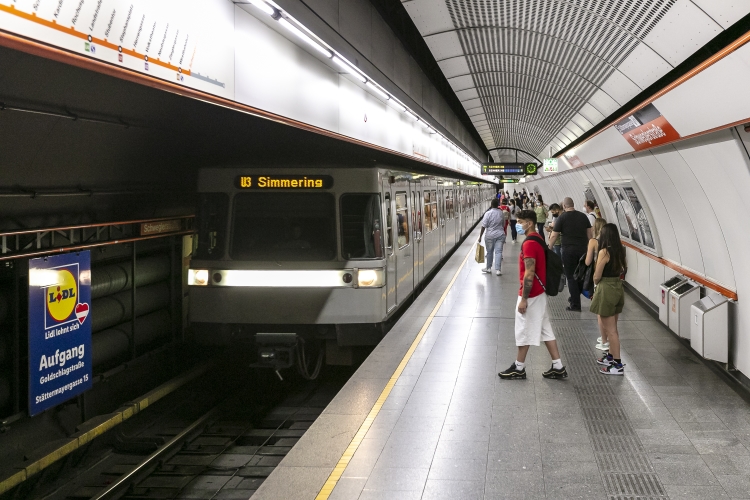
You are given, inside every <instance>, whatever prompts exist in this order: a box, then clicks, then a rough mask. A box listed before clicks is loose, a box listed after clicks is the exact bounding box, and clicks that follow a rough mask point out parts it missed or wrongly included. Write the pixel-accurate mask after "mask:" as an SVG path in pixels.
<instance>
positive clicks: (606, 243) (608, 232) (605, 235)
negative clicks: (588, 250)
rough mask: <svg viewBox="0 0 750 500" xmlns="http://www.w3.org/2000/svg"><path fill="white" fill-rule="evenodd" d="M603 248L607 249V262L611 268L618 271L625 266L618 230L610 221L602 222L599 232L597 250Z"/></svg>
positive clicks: (623, 249) (623, 251)
mask: <svg viewBox="0 0 750 500" xmlns="http://www.w3.org/2000/svg"><path fill="white" fill-rule="evenodd" d="M603 249H606V250H607V253H608V254H609V262H608V264H610V265H611V266H613V267H612V268H613V269H615V270H617V271H620V270H624V269H625V268H626V267H627V262H626V261H625V247H623V246H622V241H620V231H619V230H618V229H617V226H616V225H614V224H612V223H611V222H610V223H609V224H604V227H602V230H601V232H600V233H599V251H601V250H603Z"/></svg>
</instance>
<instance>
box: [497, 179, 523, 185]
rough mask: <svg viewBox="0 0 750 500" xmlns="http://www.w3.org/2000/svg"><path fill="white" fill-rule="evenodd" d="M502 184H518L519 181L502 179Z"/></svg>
mask: <svg viewBox="0 0 750 500" xmlns="http://www.w3.org/2000/svg"><path fill="white" fill-rule="evenodd" d="M500 182H501V183H503V184H518V182H519V180H518V179H500Z"/></svg>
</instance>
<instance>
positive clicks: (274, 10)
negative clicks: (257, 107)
mask: <svg viewBox="0 0 750 500" xmlns="http://www.w3.org/2000/svg"><path fill="white" fill-rule="evenodd" d="M249 1H250V4H252V5H253V6H254V7H256V8H257V9H258V10H260V11H261V12H263V13H264V14H267V15H269V16H271V17H272V18H273V19H274V20H276V21H277V22H278V23H279V24H280V25H281V26H283V27H284V28H285V29H286V30H287V31H288V32H289V33H291V34H293V35H294V36H295V37H296V38H298V39H300V40H301V41H303V42H304V43H305V44H306V45H309V46H310V47H311V48H313V49H315V51H316V52H317V53H319V54H321V55H323V56H324V57H325V58H327V59H330V60H331V61H332V62H333V63H334V64H336V65H337V66H339V67H340V68H341V69H343V70H344V71H345V72H346V73H348V74H350V75H352V76H353V77H354V78H356V79H357V80H359V81H360V82H362V83H363V84H365V87H366V88H367V90H368V91H370V92H371V93H372V94H374V95H375V96H377V97H379V98H380V99H382V100H384V101H386V102H388V103H389V104H391V106H392V107H394V108H396V109H398V110H399V111H400V112H402V113H407V114H408V115H409V116H411V117H413V118H414V119H415V120H416V121H417V122H419V123H421V124H422V125H423V126H424V127H425V128H426V130H427V132H428V133H429V134H437V135H438V137H440V138H441V139H443V140H444V141H445V142H447V143H448V146H450V147H452V148H453V149H454V150H455V152H456V153H459V155H460V156H461V157H463V159H464V160H465V161H468V162H469V163H471V164H472V166H474V167H479V165H480V163H479V162H478V161H476V160H475V159H473V158H472V156H471V154H470V153H468V152H467V151H466V150H465V149H464V148H463V147H461V146H458V145H456V144H455V143H454V142H453V141H451V140H450V139H449V138H448V137H447V136H445V135H444V134H442V133H440V132H438V131H437V129H436V128H435V127H432V126H430V125H429V124H428V123H427V121H426V120H425V119H424V118H422V117H421V116H419V115H418V114H417V113H415V112H414V111H413V110H411V109H410V108H408V107H407V106H405V105H404V104H402V103H401V102H400V101H399V100H398V99H396V98H395V97H394V96H393V95H391V94H390V93H389V92H388V91H387V90H385V88H384V87H382V86H381V85H378V84H377V83H375V82H374V81H373V80H372V78H370V77H369V76H367V75H366V74H364V73H363V72H362V71H361V70H360V69H359V68H357V67H356V66H355V65H353V64H352V63H350V62H349V61H348V60H347V59H346V58H345V57H343V56H342V55H341V54H339V53H338V52H336V51H335V50H334V49H333V48H331V47H329V46H328V45H327V44H326V43H325V42H323V41H322V40H321V39H319V38H318V37H317V36H315V34H314V33H312V32H311V31H310V30H309V29H307V28H306V27H305V26H304V25H303V24H302V23H300V22H299V21H297V20H296V19H295V18H294V17H292V16H290V15H289V14H288V13H286V12H284V11H283V10H282V9H281V8H280V7H279V6H278V5H276V4H274V3H273V2H266V1H264V0H249Z"/></svg>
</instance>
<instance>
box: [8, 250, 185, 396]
mask: <svg viewBox="0 0 750 500" xmlns="http://www.w3.org/2000/svg"><path fill="white" fill-rule="evenodd" d="M169 278H170V258H169V255H164V254H161V255H154V256H149V257H139V258H138V260H137V263H136V275H135V286H136V304H135V317H136V320H135V321H136V332H135V345H136V349H137V350H138V349H139V348H142V347H143V346H148V345H152V344H154V343H156V342H157V341H159V340H164V339H165V338H167V337H169V336H170V334H171V332H172V327H171V316H170V311H169V307H170V286H169ZM132 284H133V279H132V272H131V262H130V261H125V262H120V263H116V264H105V263H102V265H99V266H97V265H96V264H93V265H92V269H91V299H92V304H91V311H92V313H91V321H92V324H91V329H92V340H91V343H92V346H91V353H92V356H93V365H94V369H95V370H96V369H97V368H100V369H101V368H102V367H109V366H111V365H113V364H114V363H116V362H118V361H122V360H125V359H127V356H128V353H129V349H130V340H129V339H130V334H131V320H132V314H133V312H132V307H131V306H132V303H131V297H130V294H131V292H130V290H131V287H132ZM11 306H12V302H11V298H10V297H9V296H8V295H7V294H5V293H2V294H0V325H2V324H3V323H5V321H6V320H7V319H8V315H9V313H10V309H11ZM3 330H5V331H2V330H0V367H1V366H8V365H10V359H11V353H10V351H9V349H10V345H9V342H10V339H9V338H8V337H9V336H8V335H7V334H8V333H9V332H8V331H7V329H3ZM22 369H23V368H22ZM10 377H11V374H10V373H8V372H7V371H5V370H3V371H2V372H0V409H2V408H4V407H5V406H6V405H7V404H8V402H9V399H10V396H11V388H10Z"/></svg>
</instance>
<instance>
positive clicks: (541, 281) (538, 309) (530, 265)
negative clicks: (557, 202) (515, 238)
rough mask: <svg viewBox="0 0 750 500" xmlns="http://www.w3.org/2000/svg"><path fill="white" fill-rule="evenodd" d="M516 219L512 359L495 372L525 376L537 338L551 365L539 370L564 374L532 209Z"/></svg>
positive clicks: (550, 374)
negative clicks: (517, 284)
mask: <svg viewBox="0 0 750 500" xmlns="http://www.w3.org/2000/svg"><path fill="white" fill-rule="evenodd" d="M518 223H519V224H521V227H522V228H523V230H524V233H525V234H526V239H525V240H524V242H523V244H522V245H521V254H520V256H519V258H518V266H519V268H520V271H521V272H520V277H521V289H520V290H519V292H518V302H517V306H516V328H515V331H516V332H515V333H516V346H518V354H517V355H516V361H514V362H513V364H512V365H510V368H508V369H507V370H505V371H502V372H500V373H498V375H499V376H500V378H502V379H514V378H521V379H524V378H526V355H527V354H528V352H529V346H532V345H536V346H538V345H539V343H540V342H541V341H543V342H544V344H545V345H546V346H547V350H548V351H549V354H550V357H551V358H552V367H551V368H550V369H549V370H547V371H546V372H544V373H542V376H543V377H544V378H565V377H567V376H568V372H567V371H566V370H565V367H564V366H563V364H562V361H561V360H560V351H559V350H558V348H557V340H556V339H555V334H554V332H553V331H552V324H551V323H550V320H549V314H548V313H547V295H546V294H545V292H544V286H546V278H547V260H546V255H545V249H544V241H543V240H542V239H541V238H540V237H539V234H538V233H537V232H536V213H534V212H532V211H531V210H524V211H522V212H521V213H520V214H519V215H518Z"/></svg>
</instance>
